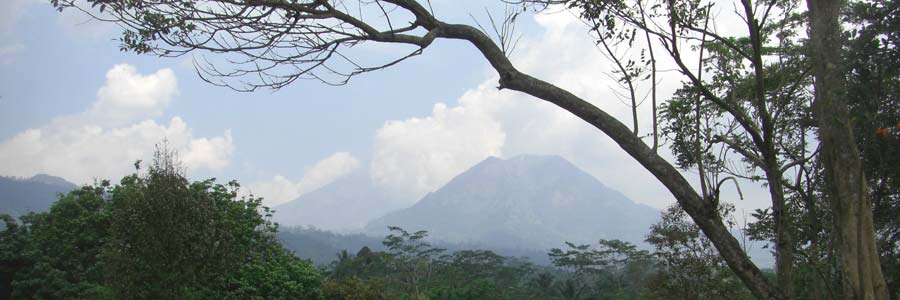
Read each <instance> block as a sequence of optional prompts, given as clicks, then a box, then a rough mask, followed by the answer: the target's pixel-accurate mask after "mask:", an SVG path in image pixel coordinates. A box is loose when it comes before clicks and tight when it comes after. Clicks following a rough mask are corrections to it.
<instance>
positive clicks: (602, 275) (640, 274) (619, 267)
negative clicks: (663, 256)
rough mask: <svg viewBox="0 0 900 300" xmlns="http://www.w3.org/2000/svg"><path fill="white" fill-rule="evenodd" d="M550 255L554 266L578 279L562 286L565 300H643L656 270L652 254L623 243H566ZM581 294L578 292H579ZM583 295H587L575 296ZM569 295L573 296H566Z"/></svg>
mask: <svg viewBox="0 0 900 300" xmlns="http://www.w3.org/2000/svg"><path fill="white" fill-rule="evenodd" d="M566 245H567V246H568V248H567V249H566V250H561V249H558V248H554V249H551V250H550V253H549V254H548V255H549V256H550V261H551V262H552V263H553V265H554V266H556V267H560V268H564V269H568V270H570V271H572V272H573V273H574V274H573V275H574V276H573V277H572V278H567V279H565V280H564V281H562V282H561V283H559V284H558V287H557V290H558V291H559V294H560V295H561V296H562V297H563V298H571V297H575V299H578V298H581V297H585V298H586V299H642V298H646V297H648V296H649V294H650V290H649V289H648V288H649V284H650V279H651V277H652V276H653V273H655V272H654V269H655V268H656V266H655V262H654V261H653V259H652V257H651V255H650V253H649V252H648V251H646V250H637V247H635V246H634V245H632V244H631V243H628V242H623V241H620V240H600V241H599V242H598V244H597V245H596V246H592V245H575V244H572V243H566ZM576 291H577V292H576ZM575 294H583V296H575ZM565 295H569V296H565Z"/></svg>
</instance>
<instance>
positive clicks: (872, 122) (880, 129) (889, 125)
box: [845, 0, 900, 299]
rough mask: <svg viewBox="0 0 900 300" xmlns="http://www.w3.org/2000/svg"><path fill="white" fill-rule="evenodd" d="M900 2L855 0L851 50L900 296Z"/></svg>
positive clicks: (890, 270)
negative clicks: (899, 135)
mask: <svg viewBox="0 0 900 300" xmlns="http://www.w3.org/2000/svg"><path fill="white" fill-rule="evenodd" d="M898 11H900V2H898V1H894V0H891V1H854V2H851V5H850V10H849V11H848V13H847V16H846V18H847V21H849V22H850V23H852V24H853V25H854V26H853V29H852V30H851V31H850V32H849V39H850V43H849V45H848V47H847V48H848V51H847V52H846V53H845V60H846V63H847V68H848V72H847V97H848V103H849V104H850V114H851V115H852V116H853V117H854V123H853V126H854V127H853V135H854V136H855V137H856V139H857V141H858V146H859V149H860V152H861V154H862V158H863V161H862V163H863V168H864V170H865V171H866V173H865V175H866V179H868V181H869V182H868V184H869V185H868V186H869V197H870V199H871V201H872V206H873V208H874V211H873V212H874V218H875V231H876V234H877V237H878V252H879V254H880V256H881V264H882V270H883V271H884V273H885V274H884V275H885V279H886V281H887V285H888V289H889V291H890V293H891V296H892V297H894V299H900V220H898V218H897V217H896V216H898V215H900V138H898V133H900V37H898V35H897V32H898V31H900V17H898V13H897V12H898Z"/></svg>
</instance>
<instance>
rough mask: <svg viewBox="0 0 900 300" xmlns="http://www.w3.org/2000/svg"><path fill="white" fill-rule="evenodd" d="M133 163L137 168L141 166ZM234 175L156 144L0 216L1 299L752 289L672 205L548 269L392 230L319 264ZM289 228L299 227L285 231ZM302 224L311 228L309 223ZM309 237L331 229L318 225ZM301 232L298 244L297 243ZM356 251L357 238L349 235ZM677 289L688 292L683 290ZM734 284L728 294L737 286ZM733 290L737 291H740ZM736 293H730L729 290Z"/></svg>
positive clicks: (611, 294) (559, 256) (555, 256)
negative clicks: (38, 209)
mask: <svg viewBox="0 0 900 300" xmlns="http://www.w3.org/2000/svg"><path fill="white" fill-rule="evenodd" d="M136 167H137V168H138V171H140V170H139V168H140V165H139V164H136ZM238 192H239V185H238V184H237V183H235V182H230V183H228V184H225V185H222V184H216V183H215V181H214V180H212V179H210V180H204V181H199V182H188V180H187V179H186V178H185V177H184V175H183V172H182V171H181V170H180V169H179V167H178V163H177V161H176V160H175V155H174V154H173V153H169V152H168V150H166V149H165V148H161V149H159V150H158V151H157V154H156V157H155V160H154V161H153V163H152V165H151V166H150V167H149V169H148V170H147V171H146V173H144V174H138V173H135V174H132V175H129V176H126V177H124V178H122V179H121V180H120V182H119V183H118V184H115V185H113V184H111V183H109V182H106V181H104V182H100V183H98V184H95V185H92V186H85V187H83V188H81V189H78V190H75V191H72V192H69V193H67V194H64V195H61V196H60V198H59V200H58V201H57V202H56V203H55V204H53V206H52V207H51V208H50V210H49V211H47V212H42V213H31V214H28V215H25V216H23V217H21V218H20V219H16V218H13V217H11V216H8V215H4V216H3V220H4V222H5V227H4V228H3V231H2V232H0V246H2V247H0V279H2V282H0V292H2V294H0V296H2V297H0V298H3V299H7V298H11V299H304V300H307V299H312V300H314V299H329V300H341V299H348V300H350V299H447V300H452V299H473V300H474V299H485V300H487V299H700V298H709V299H715V298H718V297H722V296H723V295H729V297H732V298H734V297H744V298H746V297H748V296H749V294H747V293H746V291H744V292H740V291H741V290H742V288H741V286H740V284H739V282H738V281H737V280H736V279H735V277H734V275H733V274H732V273H731V271H730V270H729V269H727V268H726V267H725V266H724V264H723V262H722V260H721V259H720V258H719V257H718V255H717V254H716V251H715V249H714V248H712V246H711V244H710V243H709V241H708V240H706V239H705V238H704V237H703V236H702V235H700V234H699V229H698V228H697V227H696V226H693V225H692V224H690V222H689V221H687V219H686V216H685V215H684V213H683V211H681V210H680V209H678V207H673V208H671V209H670V210H669V211H667V212H666V214H665V216H664V219H663V221H662V222H660V223H659V224H657V225H655V226H654V228H653V229H652V233H651V235H650V237H649V238H648V241H649V242H650V243H652V244H653V245H655V247H656V250H655V251H654V252H649V251H646V250H637V249H636V247H635V246H634V245H631V244H629V243H626V242H621V241H617V240H613V241H605V240H601V241H600V242H599V244H597V245H574V244H569V245H566V246H567V248H566V249H564V250H562V249H553V250H552V251H551V252H550V253H549V258H550V261H551V262H552V265H553V266H552V267H551V266H537V265H534V264H533V263H531V262H530V261H529V260H528V259H525V258H514V257H504V256H502V255H499V254H496V253H494V252H492V251H488V250H458V251H455V252H452V253H449V252H448V251H447V250H445V249H442V248H437V247H434V246H432V245H431V244H430V243H428V242H427V241H426V238H427V232H425V231H417V232H408V231H406V230H404V229H402V228H398V227H391V228H390V230H391V234H390V235H388V236H387V237H385V238H384V240H383V241H382V245H383V247H379V248H378V249H381V250H382V251H373V250H372V249H371V248H369V247H365V246H363V247H361V248H359V250H358V251H357V252H356V253H355V254H352V253H350V252H348V251H347V250H342V251H340V252H338V253H336V256H332V257H334V258H335V259H334V261H333V262H331V263H330V264H329V265H328V266H326V267H322V268H316V267H314V266H313V264H312V263H311V262H310V261H307V260H301V259H299V258H297V257H295V256H294V255H293V254H292V253H290V252H289V251H287V250H285V248H284V247H283V246H282V245H281V244H280V243H279V242H278V240H277V239H276V235H275V234H276V233H277V225H275V224H273V223H271V222H270V221H269V219H270V217H271V213H270V210H269V209H268V208H267V207H264V206H262V205H261V199H260V198H254V197H252V196H251V197H239V196H238ZM293 230H294V231H296V230H300V229H293ZM307 231H309V230H307ZM312 231H313V232H314V233H317V234H319V235H325V236H330V237H331V238H337V236H335V235H329V234H327V233H324V232H317V231H315V230H312ZM294 242H303V241H296V240H295V241H294ZM345 246H347V247H355V246H358V244H347V245H345ZM684 286H691V287H695V288H691V289H684V288H683V287H684ZM735 293H737V294H735ZM736 295H743V296H736ZM734 299H736V298H734Z"/></svg>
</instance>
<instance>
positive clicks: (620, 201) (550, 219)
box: [366, 155, 660, 249]
mask: <svg viewBox="0 0 900 300" xmlns="http://www.w3.org/2000/svg"><path fill="white" fill-rule="evenodd" d="M659 215H660V213H659V211H658V210H656V209H654V208H651V207H649V206H646V205H642V204H637V203H634V202H633V201H631V200H630V199H628V198H626V197H625V196H624V195H622V194H621V193H619V192H617V191H615V190H613V189H610V188H608V187H606V186H604V185H603V184H602V183H600V182H599V181H598V180H597V179H596V178H594V177H593V176H591V175H589V174H587V173H585V172H584V171H582V170H580V169H578V168H577V167H576V166H574V165H572V164H571V163H570V162H568V161H566V160H565V159H563V158H561V157H558V156H537V155H522V156H517V157H513V158H510V159H506V160H504V159H499V158H494V157H491V158H488V159H486V160H484V161H482V162H481V163H479V164H477V165H475V166H474V167H472V168H471V169H469V170H467V171H466V172H463V173H462V174H460V175H458V176H457V177H455V178H454V179H452V180H451V181H450V182H449V183H447V184H446V185H445V186H444V187H442V188H441V189H439V190H437V191H435V192H433V193H430V194H428V195H426V196H425V197H424V198H422V200H420V201H419V202H417V203H416V204H415V205H413V206H412V207H409V208H406V209H403V210H400V211H396V212H393V213H390V214H388V215H386V216H384V217H382V218H379V219H376V220H374V221H372V222H370V223H369V224H368V225H367V227H366V232H367V233H369V234H371V235H374V236H383V235H384V234H385V233H386V229H385V228H386V227H387V226H400V227H402V228H405V229H407V230H428V231H429V233H430V236H431V237H432V238H434V239H435V240H439V241H445V242H450V243H468V244H476V245H483V246H486V247H489V248H501V249H527V248H532V249H547V248H551V247H561V246H563V245H564V244H563V243H564V242H565V241H570V242H575V243H594V242H596V241H597V240H598V239H621V240H625V241H629V242H632V243H638V244H643V242H642V241H643V239H644V236H645V235H646V233H647V232H648V231H649V227H650V225H651V224H653V223H655V222H656V221H657V220H658V219H659Z"/></svg>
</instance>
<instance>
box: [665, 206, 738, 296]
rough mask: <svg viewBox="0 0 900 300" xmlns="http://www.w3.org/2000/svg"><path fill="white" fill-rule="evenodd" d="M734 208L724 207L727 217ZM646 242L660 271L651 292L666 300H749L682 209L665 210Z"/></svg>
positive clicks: (723, 212)
mask: <svg viewBox="0 0 900 300" xmlns="http://www.w3.org/2000/svg"><path fill="white" fill-rule="evenodd" d="M731 210H733V208H729V207H724V208H723V209H722V211H721V212H720V213H721V214H723V215H727V214H729V213H730V212H731ZM647 242H649V243H650V244H652V245H653V246H654V247H655V248H656V251H655V253H654V255H655V256H656V257H657V258H658V260H659V266H660V268H661V270H660V272H659V273H658V274H657V277H656V278H655V279H654V283H653V288H654V292H655V293H657V294H659V295H665V297H666V298H667V299H751V295H750V293H749V291H748V290H747V289H746V288H745V287H744V286H743V285H742V283H741V282H740V280H739V279H738V278H737V276H735V275H734V273H733V272H732V271H731V269H729V268H728V266H727V265H726V264H725V261H724V260H723V259H722V258H721V256H719V253H718V251H717V250H716V249H715V247H713V245H712V242H711V241H710V240H709V239H707V238H706V237H705V236H704V235H703V234H702V233H701V232H700V228H699V227H698V226H697V225H696V224H694V223H693V222H691V221H690V220H689V219H688V217H687V214H686V213H685V212H684V210H683V209H681V207H679V206H677V205H675V206H671V207H670V208H668V209H667V210H666V211H665V212H664V213H663V216H662V220H661V221H660V222H659V223H658V224H656V225H653V227H651V229H650V234H649V235H648V236H647Z"/></svg>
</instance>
